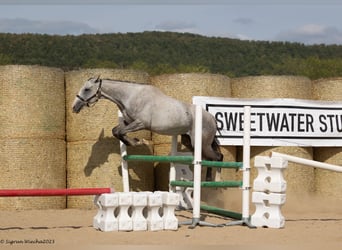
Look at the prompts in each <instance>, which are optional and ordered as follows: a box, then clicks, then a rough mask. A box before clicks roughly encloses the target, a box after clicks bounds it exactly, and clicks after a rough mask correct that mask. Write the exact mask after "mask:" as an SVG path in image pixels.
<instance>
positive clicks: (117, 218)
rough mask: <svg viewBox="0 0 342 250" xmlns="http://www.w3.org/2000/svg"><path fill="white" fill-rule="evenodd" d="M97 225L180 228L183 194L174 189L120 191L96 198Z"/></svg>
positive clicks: (105, 227) (115, 228)
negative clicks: (176, 213)
mask: <svg viewBox="0 0 342 250" xmlns="http://www.w3.org/2000/svg"><path fill="white" fill-rule="evenodd" d="M95 204H96V205H97V207H98V212H97V214H96V216H95V217H94V221H93V226H94V228H96V229H99V230H101V231H105V232H108V231H146V230H150V231H159V230H177V229H178V219H177V218H176V216H175V208H176V207H177V206H178V205H179V195H178V194H176V193H171V192H154V193H152V192H127V193H124V192H117V193H111V194H102V195H99V196H97V197H96V198H95Z"/></svg>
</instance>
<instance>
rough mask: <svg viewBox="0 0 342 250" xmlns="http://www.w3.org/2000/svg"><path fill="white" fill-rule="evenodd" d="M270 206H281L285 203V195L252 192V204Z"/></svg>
mask: <svg viewBox="0 0 342 250" xmlns="http://www.w3.org/2000/svg"><path fill="white" fill-rule="evenodd" d="M265 201H267V202H266V203H265V204H270V205H283V204H284V203H285V201H286V194H278V193H264V192H253V193H252V202H253V203H264V202H265Z"/></svg>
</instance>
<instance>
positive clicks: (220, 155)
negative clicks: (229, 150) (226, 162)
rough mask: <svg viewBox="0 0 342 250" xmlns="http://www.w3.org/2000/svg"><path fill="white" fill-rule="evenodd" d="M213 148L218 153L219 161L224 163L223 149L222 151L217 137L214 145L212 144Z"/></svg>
mask: <svg viewBox="0 0 342 250" xmlns="http://www.w3.org/2000/svg"><path fill="white" fill-rule="evenodd" d="M211 147H212V149H213V150H214V151H215V152H216V154H217V155H218V157H217V160H218V161H223V154H222V152H221V149H220V142H219V140H218V139H217V137H216V136H215V137H214V140H213V143H212V144H211Z"/></svg>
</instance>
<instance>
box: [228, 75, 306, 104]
mask: <svg viewBox="0 0 342 250" xmlns="http://www.w3.org/2000/svg"><path fill="white" fill-rule="evenodd" d="M231 85H232V97H235V98H298V99H311V86H312V83H311V81H310V79H309V78H307V77H301V76H248V77H239V78H232V79H231Z"/></svg>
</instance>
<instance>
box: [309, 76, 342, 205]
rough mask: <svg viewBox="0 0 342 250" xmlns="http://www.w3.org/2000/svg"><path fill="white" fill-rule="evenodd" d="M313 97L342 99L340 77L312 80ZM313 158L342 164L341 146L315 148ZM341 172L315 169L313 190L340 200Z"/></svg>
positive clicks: (330, 99)
mask: <svg viewBox="0 0 342 250" xmlns="http://www.w3.org/2000/svg"><path fill="white" fill-rule="evenodd" d="M312 92H313V93H312V94H313V99H315V100H322V101H342V77H340V78H327V79H319V80H316V81H314V82H313V91H312ZM314 159H315V160H317V161H321V162H326V163H330V164H335V165H339V166H342V147H322V148H315V150H314ZM341 190H342V174H340V173H336V172H332V171H328V170H323V169H315V191H316V193H317V194H319V195H324V196H327V197H329V198H333V199H334V200H336V199H338V200H342V193H341Z"/></svg>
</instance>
